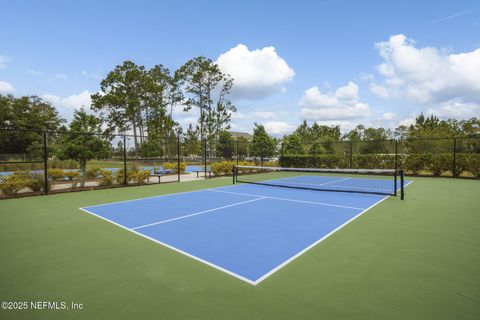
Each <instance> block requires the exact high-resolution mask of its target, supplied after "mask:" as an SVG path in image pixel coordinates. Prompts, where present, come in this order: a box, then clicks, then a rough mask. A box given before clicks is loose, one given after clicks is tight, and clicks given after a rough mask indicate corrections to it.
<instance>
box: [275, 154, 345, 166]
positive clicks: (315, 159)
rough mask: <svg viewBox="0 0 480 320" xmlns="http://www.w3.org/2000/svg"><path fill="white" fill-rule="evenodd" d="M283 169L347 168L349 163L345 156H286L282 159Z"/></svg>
mask: <svg viewBox="0 0 480 320" xmlns="http://www.w3.org/2000/svg"><path fill="white" fill-rule="evenodd" d="M280 166H281V167H290V168H347V167H348V161H347V159H346V157H345V156H343V155H336V154H322V155H315V156H312V155H284V156H282V157H280Z"/></svg>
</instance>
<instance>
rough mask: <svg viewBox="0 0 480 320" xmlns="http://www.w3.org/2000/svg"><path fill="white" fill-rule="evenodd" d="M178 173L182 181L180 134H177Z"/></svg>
mask: <svg viewBox="0 0 480 320" xmlns="http://www.w3.org/2000/svg"><path fill="white" fill-rule="evenodd" d="M177 175H178V179H177V180H178V182H180V135H178V136H177Z"/></svg>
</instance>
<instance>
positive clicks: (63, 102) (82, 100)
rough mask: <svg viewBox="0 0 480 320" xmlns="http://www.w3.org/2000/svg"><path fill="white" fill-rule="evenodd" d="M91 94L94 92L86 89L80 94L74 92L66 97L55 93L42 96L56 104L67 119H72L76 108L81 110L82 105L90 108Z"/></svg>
mask: <svg viewBox="0 0 480 320" xmlns="http://www.w3.org/2000/svg"><path fill="white" fill-rule="evenodd" d="M91 94H92V93H90V92H89V91H88V90H84V91H82V92H81V93H79V94H74V95H71V96H68V97H66V98H63V97H60V96H56V95H53V94H44V95H42V96H41V98H42V99H44V100H46V101H48V102H50V103H51V104H52V105H54V106H55V107H56V108H57V109H58V111H59V113H60V115H62V116H63V117H65V118H67V119H71V118H72V117H73V111H74V110H79V109H80V108H81V107H85V108H86V109H87V110H88V109H90V106H91V104H92V99H91V97H90V96H91Z"/></svg>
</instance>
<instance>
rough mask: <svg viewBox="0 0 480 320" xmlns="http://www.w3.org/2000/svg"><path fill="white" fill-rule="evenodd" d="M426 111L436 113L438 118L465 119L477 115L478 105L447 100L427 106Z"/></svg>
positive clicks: (479, 110) (478, 112) (479, 106)
mask: <svg viewBox="0 0 480 320" xmlns="http://www.w3.org/2000/svg"><path fill="white" fill-rule="evenodd" d="M426 113H427V114H433V115H436V116H438V117H440V118H456V119H465V118H472V117H479V115H480V105H479V104H476V103H464V102H461V101H447V102H445V103H441V104H438V105H436V106H435V107H431V108H429V109H428V110H427V112H426Z"/></svg>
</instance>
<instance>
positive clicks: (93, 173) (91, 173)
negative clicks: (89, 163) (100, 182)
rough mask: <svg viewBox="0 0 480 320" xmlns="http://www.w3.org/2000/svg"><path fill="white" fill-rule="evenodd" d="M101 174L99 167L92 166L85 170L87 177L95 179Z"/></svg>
mask: <svg viewBox="0 0 480 320" xmlns="http://www.w3.org/2000/svg"><path fill="white" fill-rule="evenodd" d="M99 175H100V168H97V167H91V168H88V169H87V170H86V171H85V178H87V179H95V178H98V176H99Z"/></svg>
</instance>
